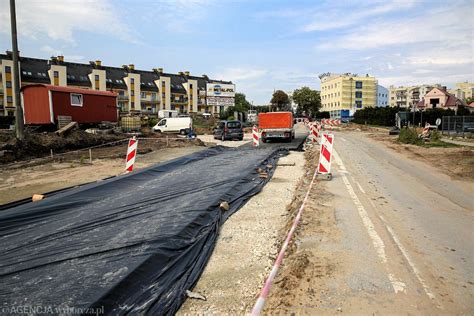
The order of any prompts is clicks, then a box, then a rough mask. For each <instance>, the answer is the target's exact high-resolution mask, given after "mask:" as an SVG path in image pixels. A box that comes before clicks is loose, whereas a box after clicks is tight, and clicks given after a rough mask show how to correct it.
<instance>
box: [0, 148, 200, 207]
mask: <svg viewBox="0 0 474 316" xmlns="http://www.w3.org/2000/svg"><path fill="white" fill-rule="evenodd" d="M183 144H184V146H183ZM194 144H201V143H196V142H193V143H191V142H184V143H181V142H172V143H171V142H170V145H169V147H166V143H163V144H161V143H160V144H157V143H156V142H150V141H148V144H147V143H145V144H142V143H139V150H138V156H137V160H136V162H135V170H137V169H141V168H144V167H148V166H150V165H152V164H155V163H159V162H163V161H166V160H170V159H174V158H178V157H181V156H184V155H188V154H191V153H193V152H196V151H199V150H203V149H205V147H203V146H196V145H194ZM141 153H143V154H141ZM125 154H126V145H124V144H122V145H121V146H114V147H108V148H100V149H98V150H94V152H93V155H92V157H93V159H92V164H91V163H89V155H88V152H87V153H85V152H80V153H79V154H77V153H74V154H73V153H71V154H68V155H65V156H64V157H61V158H60V159H54V161H52V162H47V163H42V164H39V165H33V166H25V165H21V167H15V166H13V167H11V168H9V169H3V170H0V204H4V203H9V202H13V201H17V200H20V199H24V198H30V197H31V196H32V195H33V194H42V193H46V192H50V191H54V190H58V189H62V188H67V187H71V186H76V185H80V184H84V183H89V182H93V181H97V180H101V179H104V178H107V177H111V176H116V175H119V174H121V173H122V172H123V171H124V168H125ZM81 155H82V156H81ZM81 157H87V158H85V159H80V158H81Z"/></svg>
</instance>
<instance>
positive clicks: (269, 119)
mask: <svg viewBox="0 0 474 316" xmlns="http://www.w3.org/2000/svg"><path fill="white" fill-rule="evenodd" d="M258 127H259V128H260V129H276V128H293V113H291V112H268V113H259V114H258Z"/></svg>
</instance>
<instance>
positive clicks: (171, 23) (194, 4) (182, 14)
mask: <svg viewBox="0 0 474 316" xmlns="http://www.w3.org/2000/svg"><path fill="white" fill-rule="evenodd" d="M215 2H216V1H215V0H157V1H152V2H150V3H149V4H148V5H149V6H146V7H145V8H143V7H141V8H140V10H139V11H137V14H140V15H142V16H143V18H144V19H145V20H147V21H149V22H152V23H155V21H156V19H157V18H158V20H159V24H160V26H164V27H166V28H167V29H168V31H171V32H180V33H190V32H192V31H195V30H196V29H195V28H194V27H193V24H194V23H196V22H199V21H202V20H204V19H205V17H206V16H207V13H208V8H209V7H210V6H212V5H214V3H215Z"/></svg>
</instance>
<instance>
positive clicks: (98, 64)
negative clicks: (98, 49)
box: [95, 59, 102, 67]
mask: <svg viewBox="0 0 474 316" xmlns="http://www.w3.org/2000/svg"><path fill="white" fill-rule="evenodd" d="M95 65H96V66H97V67H100V66H102V61H100V60H98V59H97V60H96V61H95Z"/></svg>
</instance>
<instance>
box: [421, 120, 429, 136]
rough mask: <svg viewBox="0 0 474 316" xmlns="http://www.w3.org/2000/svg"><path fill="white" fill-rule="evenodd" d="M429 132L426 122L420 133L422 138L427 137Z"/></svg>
mask: <svg viewBox="0 0 474 316" xmlns="http://www.w3.org/2000/svg"><path fill="white" fill-rule="evenodd" d="M429 134H430V124H429V123H426V125H425V128H423V132H422V133H421V136H422V137H423V138H426V137H428V135H429Z"/></svg>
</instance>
